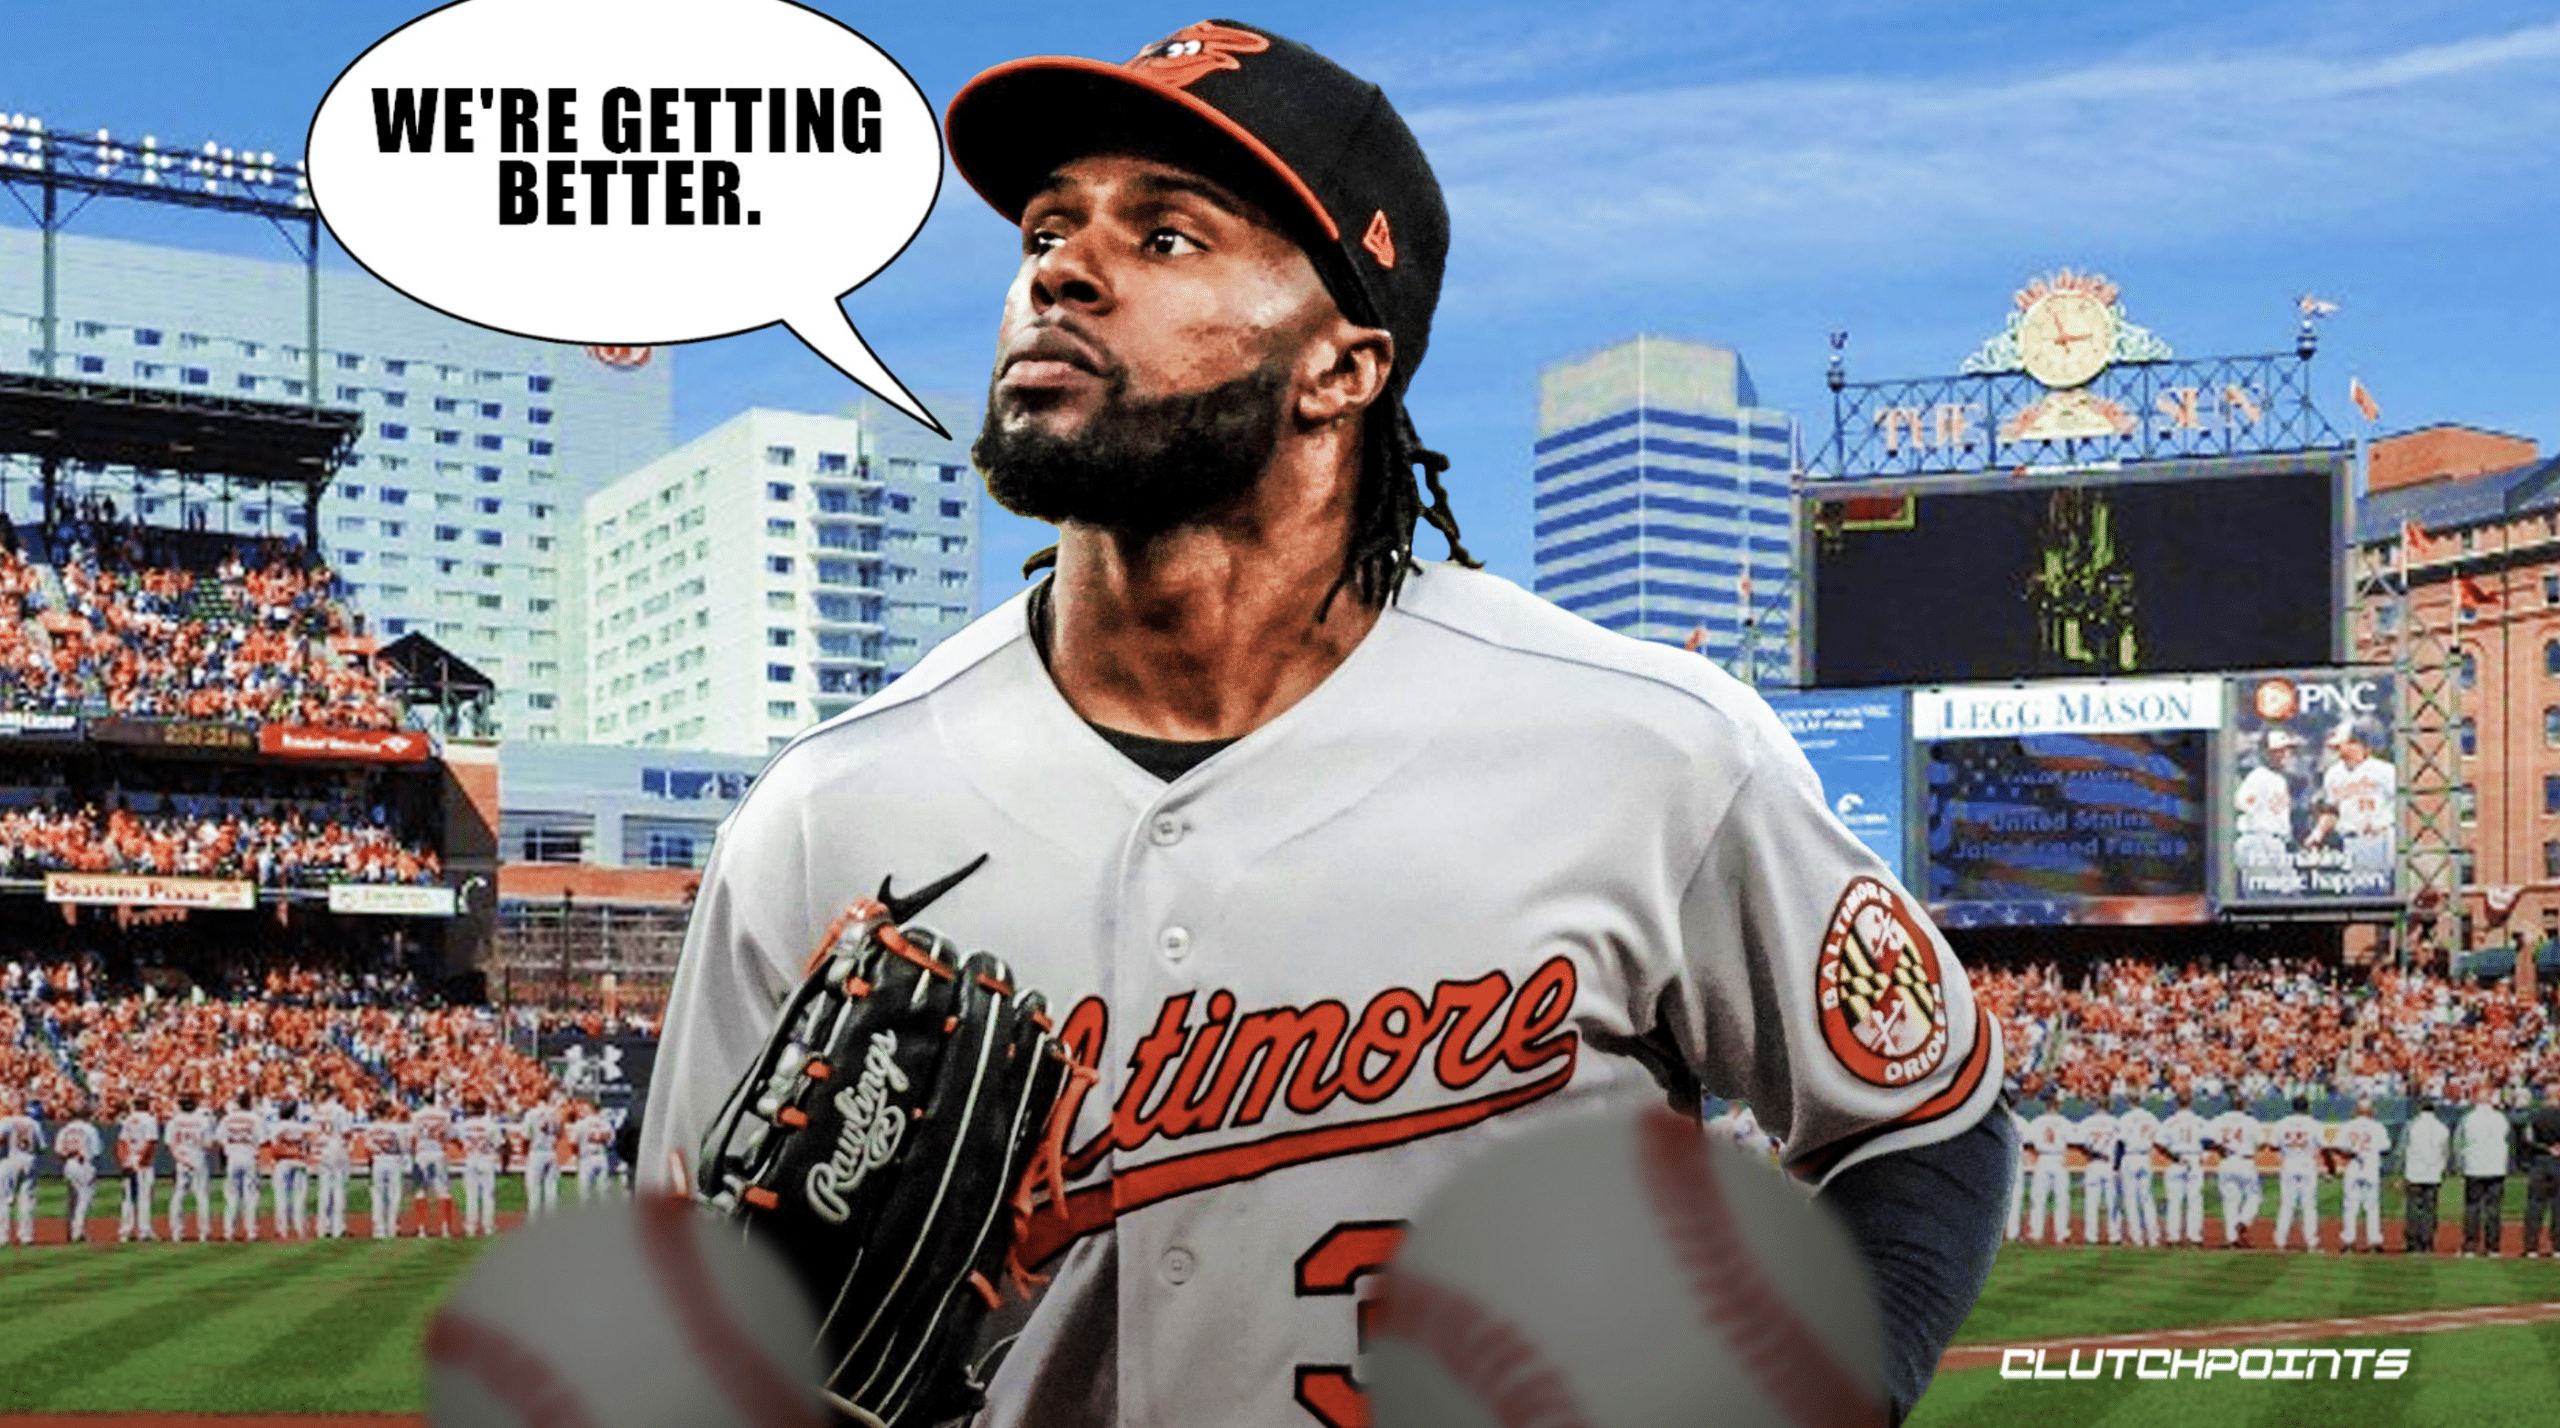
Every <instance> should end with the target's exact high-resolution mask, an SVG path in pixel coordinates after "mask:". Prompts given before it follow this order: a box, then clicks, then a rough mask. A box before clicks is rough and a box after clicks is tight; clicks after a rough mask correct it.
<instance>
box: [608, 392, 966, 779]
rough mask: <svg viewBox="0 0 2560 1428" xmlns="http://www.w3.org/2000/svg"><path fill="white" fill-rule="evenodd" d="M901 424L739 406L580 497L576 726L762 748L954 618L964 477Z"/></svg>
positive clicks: (635, 736)
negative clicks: (581, 713)
mask: <svg viewBox="0 0 2560 1428" xmlns="http://www.w3.org/2000/svg"><path fill="white" fill-rule="evenodd" d="M884 410H885V409H884ZM912 426H913V423H912V422H910V421H909V419H908V418H906V417H905V416H903V415H899V414H897V413H895V412H889V413H888V414H887V416H886V418H885V420H884V421H883V422H880V423H876V424H875V423H866V422H864V421H861V420H857V419H855V418H851V417H841V416H818V415H812V414H808V413H803V412H780V411H765V410H760V409H758V410H749V411H746V412H742V413H740V414H739V415H737V416H735V417H732V418H730V419H729V420H728V421H726V422H724V423H722V424H721V425H719V426H718V427H715V428H713V429H712V430H710V431H708V432H705V433H704V434H702V435H701V436H699V437H696V438H695V439H694V440H692V441H689V442H687V443H685V444H684V445H683V446H680V447H678V448H676V449H675V450H673V451H670V452H668V453H667V454H666V455H664V456H662V457H660V458H658V459H657V460H655V461H652V462H650V463H649V464H648V465H646V466H643V467H641V468H640V469H638V470H636V471H634V472H632V473H631V474H630V475H628V476H625V477H623V478H622V479H621V480H619V481H616V482H614V483H613V484H612V485H610V486H608V487H606V488H605V489H603V490H601V491H599V492H597V493H596V494H595V495H594V496H592V497H590V498H589V499H588V501H587V503H586V511H585V523H584V529H585V543H584V548H585V551H586V560H585V567H586V568H585V570H584V571H583V572H582V575H583V578H584V582H585V598H584V620H585V633H586V636H587V647H588V649H589V650H590V651H591V659H590V667H589V671H588V675H587V680H588V685H587V699H586V707H587V709H588V711H589V713H588V721H587V728H586V730H585V732H584V734H583V737H584V738H586V739H588V740H591V741H593V742H595V743H599V744H644V745H668V746H672V747H677V748H694V749H708V750H716V751H720V752H725V753H735V754H763V753H767V752H769V751H771V750H773V749H777V748H780V747H781V746H782V745H783V744H784V743H785V742H787V741H788V740H789V739H790V737H791V736H792V735H793V734H795V733H798V732H799V731H800V730H801V729H803V728H806V727H807V726H808V725H810V724H811V723H814V722H816V721H818V720H821V719H827V718H832V717H834V716H835V715H837V714H840V713H843V712H844V711H845V710H847V709H850V708H852V707H853V706H854V705H855V704H856V703H858V702H860V701H861V700H862V698H863V697H864V696H865V695H869V694H873V693H876V692H877V691H878V690H880V689H881V688H882V687H883V686H884V685H886V684H887V683H888V681H890V680H892V679H895V678H897V677H898V676H899V675H901V674H903V673H905V672H906V671H907V670H908V669H909V668H910V667H912V666H913V665H914V663H915V661H916V660H917V658H918V657H919V656H921V655H922V654H923V653H924V651H925V650H927V649H929V648H931V647H932V646H933V645H934V644H936V643H938V642H939V641H940V640H941V639H942V638H943V637H944V636H945V635H948V634H950V633H951V632H952V631H954V630H957V629H959V628H960V627H961V626H962V625H964V624H966V623H968V621H969V619H970V617H971V616H972V615H974V614H975V613H976V612H977V564H978V552H977V549H976V546H977V542H978V504H977V482H976V481H975V480H974V479H973V478H972V475H971V472H970V469H969V465H968V461H967V457H966V454H965V452H964V450H963V448H962V447H961V446H960V444H959V443H956V442H942V441H937V440H935V439H933V438H932V437H930V436H928V435H925V434H923V433H922V432H921V431H917V432H916V433H915V434H913V435H910V434H909V433H908V431H907V428H909V427H912Z"/></svg>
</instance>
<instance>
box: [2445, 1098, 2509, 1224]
mask: <svg viewBox="0 0 2560 1428" xmlns="http://www.w3.org/2000/svg"><path fill="white" fill-rule="evenodd" d="M2473 1094H2474V1098H2475V1099H2474V1100H2473V1102H2472V1106H2471V1109H2470V1110H2468V1111H2466V1112H2464V1113H2463V1116H2462V1128H2461V1131H2460V1133H2459V1135H2458V1136H2457V1137H2456V1141H2455V1149H2456V1151H2457V1153H2458V1154H2459V1155H2460V1156H2461V1159H2462V1257H2463V1258H2465V1259H2469V1258H2470V1257H2471V1256H2472V1255H2473V1254H2475V1253H2478V1254H2485V1255H2487V1256H2489V1257H2490V1258H2491V1259H2496V1258H2497V1257H2498V1250H2499V1247H2500V1246H2499V1239H2500V1233H2501V1226H2500V1224H2499V1221H2500V1219H2501V1218H2502V1217H2503V1216H2504V1215H2505V1213H2506V1200H2507V1171H2508V1168H2509V1158H2508V1157H2509V1152H2510V1151H2511V1150H2512V1148H2513V1147H2512V1142H2513V1140H2514V1137H2515V1127H2514V1126H2513V1125H2512V1124H2510V1123H2509V1122H2508V1120H2507V1113H2506V1112H2504V1111H2502V1110H2499V1109H2498V1099H2497V1097H2498V1093H2497V1088H2496V1087H2494V1086H2492V1085H2490V1084H2489V1083H2488V1082H2487V1081H2486V1080H2483V1081H2482V1082H2481V1083H2480V1084H2479V1086H2478V1087H2477V1088H2476V1089H2475V1091H2474V1093H2473Z"/></svg>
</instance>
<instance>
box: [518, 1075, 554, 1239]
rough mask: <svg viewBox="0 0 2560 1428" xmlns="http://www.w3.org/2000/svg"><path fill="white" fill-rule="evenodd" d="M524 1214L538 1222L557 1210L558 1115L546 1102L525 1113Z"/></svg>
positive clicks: (533, 1105) (540, 1102)
mask: <svg viewBox="0 0 2560 1428" xmlns="http://www.w3.org/2000/svg"><path fill="white" fill-rule="evenodd" d="M523 1125H524V1214H525V1218H526V1219H528V1220H533V1219H540V1218H541V1217H542V1216H544V1215H548V1214H550V1213H551V1212H552V1211H554V1210H557V1209H559V1208H560V1112H559V1109H558V1108H557V1107H555V1106H553V1105H552V1104H551V1103H550V1102H548V1101H536V1102H535V1103H534V1104H532V1105H530V1106H527V1107H525V1111H524V1121H523Z"/></svg>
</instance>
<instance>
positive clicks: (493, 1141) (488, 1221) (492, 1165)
mask: <svg viewBox="0 0 2560 1428" xmlns="http://www.w3.org/2000/svg"><path fill="white" fill-rule="evenodd" d="M453 1134H454V1139H456V1140H458V1141H460V1142H461V1143H462V1232H463V1233H464V1234H466V1235H494V1234H496V1233H497V1232H498V1148H499V1144H500V1137H501V1135H502V1134H503V1133H502V1132H501V1131H500V1130H499V1128H498V1120H497V1118H496V1117H495V1116H490V1115H477V1116H465V1117H463V1119H462V1120H461V1122H460V1123H459V1124H457V1125H455V1127H454V1128H453Z"/></svg>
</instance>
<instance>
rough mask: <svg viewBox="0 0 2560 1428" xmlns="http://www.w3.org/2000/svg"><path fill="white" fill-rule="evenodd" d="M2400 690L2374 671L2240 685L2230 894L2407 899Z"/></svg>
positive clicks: (2226, 865) (2266, 900)
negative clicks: (2400, 875)
mask: <svg viewBox="0 0 2560 1428" xmlns="http://www.w3.org/2000/svg"><path fill="white" fill-rule="evenodd" d="M2395 693H2396V691H2395V690H2394V689H2393V688H2392V676H2391V675H2390V674H2389V673H2387V672H2385V671H2382V670H2373V669H2324V670H2304V671H2299V672H2293V673H2282V674H2261V675H2246V676H2241V677H2238V678H2235V679H2234V680H2233V681H2232V685H2231V730H2230V737H2229V738H2228V739H2226V740H2225V742H2224V747H2225V748H2226V750H2227V751H2228V758H2229V761H2230V762H2229V768H2228V769H2227V772H2228V774H2229V776H2230V789H2231V795H2230V798H2231V805H2230V807H2229V808H2228V809H2226V810H2224V812H2223V822H2224V826H2225V828H2226V830H2227V832H2228V836H2229V839H2230V843H2229V849H2230V853H2229V856H2227V857H2225V858H2224V859H2223V888H2224V892H2223V900H2224V901H2225V902H2227V903H2232V904H2237V905H2249V904H2257V905H2260V906H2265V905H2271V904H2272V905H2278V906H2309V905H2313V904H2321V903H2388V902H2394V901H2397V900H2398V896H2399V885H2398V880H2397V877H2396V872H2397V870H2398V868H2399V865H2400V857H2399V852H2400V848H2399V839H2400V775H2399V768H2398V765H2397V764H2396V762H2395V761H2394V760H2395V758H2396V756H2397V754H2398V748H2397V745H2396V734H2397V732H2398V731H2397V730H2396V729H2395V728H2394V721H2393V710H2394V708H2395V707H2396V706H2395V705H2394V704H2393V702H2392V700H2393V696H2394V694H2395Z"/></svg>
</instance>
